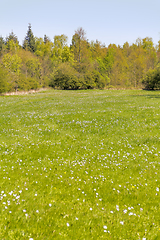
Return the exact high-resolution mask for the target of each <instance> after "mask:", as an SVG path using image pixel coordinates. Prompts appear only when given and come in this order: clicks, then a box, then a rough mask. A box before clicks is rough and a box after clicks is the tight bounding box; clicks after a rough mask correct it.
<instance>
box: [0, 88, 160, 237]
mask: <svg viewBox="0 0 160 240" xmlns="http://www.w3.org/2000/svg"><path fill="white" fill-rule="evenodd" d="M159 157H160V92H159V91H143V90H86V91H56V90H45V91H41V92H38V93H34V94H29V95H21V96H0V239H1V240H36V239H38V240H42V239H47V240H50V239H63V240H64V239H65V240H71V239H73V240H76V239H77V240H80V239H86V240H90V239H95V240H97V239H125V240H126V239H137V240H145V239H149V240H153V239H154V240H156V239H157V240H158V239H160V158H159Z"/></svg>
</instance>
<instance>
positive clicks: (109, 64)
mask: <svg viewBox="0 0 160 240" xmlns="http://www.w3.org/2000/svg"><path fill="white" fill-rule="evenodd" d="M67 41H68V37H67V36H66V35H64V34H61V35H55V36H53V39H52V40H51V39H50V38H49V37H48V36H47V35H44V36H43V37H41V38H38V37H36V36H34V34H33V31H32V26H31V24H29V25H28V30H27V33H26V36H25V38H24V41H23V44H22V46H21V45H20V44H19V41H18V37H17V36H16V35H15V34H14V33H13V32H11V33H10V34H9V35H8V36H7V37H6V38H5V39H4V38H3V37H2V36H0V75H1V76H0V92H5V91H18V90H29V89H33V88H39V87H47V86H51V87H54V88H58V89H89V88H100V89H103V88H111V87H115V88H146V89H159V88H160V83H159V82H160V80H159V75H160V74H159V65H160V42H159V43H158V44H157V46H154V44H153V40H152V38H150V37H146V38H144V39H140V38H138V39H137V40H136V42H135V43H133V44H131V45H130V44H129V43H128V42H125V43H124V45H123V46H117V45H115V44H113V43H111V44H110V45H109V46H108V47H107V46H105V45H104V44H102V43H101V42H99V41H98V40H96V41H95V42H94V41H91V42H89V40H88V39H87V37H86V32H85V30H84V29H83V28H78V29H77V30H76V31H75V33H74V35H73V36H72V41H71V45H70V46H69V45H68V42H67Z"/></svg>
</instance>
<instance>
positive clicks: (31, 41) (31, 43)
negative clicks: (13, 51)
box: [23, 23, 36, 52]
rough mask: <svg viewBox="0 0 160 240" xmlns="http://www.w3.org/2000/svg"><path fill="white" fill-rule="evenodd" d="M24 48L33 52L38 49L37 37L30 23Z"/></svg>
mask: <svg viewBox="0 0 160 240" xmlns="http://www.w3.org/2000/svg"><path fill="white" fill-rule="evenodd" d="M23 48H24V49H28V50H29V51H31V52H35V50H36V46H35V37H34V35H33V32H32V29H31V24H30V23H29V25H28V31H27V35H26V37H25V40H24V42H23Z"/></svg>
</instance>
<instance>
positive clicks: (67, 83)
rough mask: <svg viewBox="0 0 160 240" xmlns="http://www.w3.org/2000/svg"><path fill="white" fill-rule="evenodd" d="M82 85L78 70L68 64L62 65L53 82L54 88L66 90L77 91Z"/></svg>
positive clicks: (57, 70)
mask: <svg viewBox="0 0 160 240" xmlns="http://www.w3.org/2000/svg"><path fill="white" fill-rule="evenodd" d="M81 85H82V84H81V81H80V79H79V78H78V74H77V72H76V70H75V69H74V68H73V67H71V66H70V65H69V64H68V63H62V64H60V65H59V66H58V67H57V69H56V71H55V73H54V76H53V79H52V81H51V86H52V87H58V88H61V89H65V90H67V89H73V90H76V89H79V88H81Z"/></svg>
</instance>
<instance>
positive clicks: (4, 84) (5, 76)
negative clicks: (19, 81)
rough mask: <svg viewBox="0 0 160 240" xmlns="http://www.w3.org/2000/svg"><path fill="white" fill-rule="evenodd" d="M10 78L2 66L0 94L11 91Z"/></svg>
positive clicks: (0, 69)
mask: <svg viewBox="0 0 160 240" xmlns="http://www.w3.org/2000/svg"><path fill="white" fill-rule="evenodd" d="M8 80H9V76H8V74H7V71H6V70H5V69H3V68H2V66H0V93H4V92H7V91H9V83H8Z"/></svg>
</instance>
